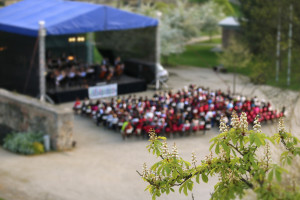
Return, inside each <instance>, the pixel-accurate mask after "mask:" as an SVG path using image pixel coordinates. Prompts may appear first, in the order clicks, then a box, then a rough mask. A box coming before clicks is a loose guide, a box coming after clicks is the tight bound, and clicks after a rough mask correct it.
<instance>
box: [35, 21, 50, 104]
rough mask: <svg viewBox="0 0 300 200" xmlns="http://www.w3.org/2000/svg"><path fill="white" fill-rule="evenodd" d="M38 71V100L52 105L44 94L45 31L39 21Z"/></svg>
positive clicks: (43, 25)
mask: <svg viewBox="0 0 300 200" xmlns="http://www.w3.org/2000/svg"><path fill="white" fill-rule="evenodd" d="M39 25H40V28H39V35H38V38H39V71H40V74H39V75H40V76H39V78H40V82H39V84H40V94H39V99H40V101H42V102H44V101H45V100H47V101H48V102H49V103H52V104H54V101H53V100H52V99H51V98H50V97H49V96H48V95H47V94H46V78H45V74H46V70H45V69H46V45H45V40H46V29H45V22H44V21H39Z"/></svg>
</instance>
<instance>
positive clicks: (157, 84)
mask: <svg viewBox="0 0 300 200" xmlns="http://www.w3.org/2000/svg"><path fill="white" fill-rule="evenodd" d="M161 16H162V13H161V12H160V11H157V12H156V17H157V20H158V24H157V28H156V64H155V82H156V85H155V88H156V89H159V79H158V73H157V72H158V71H157V67H158V65H159V64H160V52H161V41H160V18H161Z"/></svg>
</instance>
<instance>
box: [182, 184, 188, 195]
mask: <svg viewBox="0 0 300 200" xmlns="http://www.w3.org/2000/svg"><path fill="white" fill-rule="evenodd" d="M183 193H184V194H185V196H187V195H188V193H187V184H185V185H184V188H183Z"/></svg>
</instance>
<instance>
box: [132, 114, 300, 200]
mask: <svg viewBox="0 0 300 200" xmlns="http://www.w3.org/2000/svg"><path fill="white" fill-rule="evenodd" d="M220 132H221V133H220V134H219V135H218V136H216V137H215V138H213V139H212V140H211V142H212V145H211V146H210V150H213V152H214V153H215V155H214V154H213V153H212V152H211V153H210V155H208V156H207V157H206V158H205V160H202V161H201V163H200V164H199V165H197V164H196V162H197V159H196V157H195V154H194V153H193V154H192V162H191V163H189V162H187V161H185V160H183V158H181V157H180V156H179V154H178V149H177V147H176V144H174V146H173V148H172V152H170V151H169V148H168V145H167V142H166V138H165V137H160V136H156V135H155V132H154V131H153V130H152V131H150V139H149V141H150V144H149V145H148V146H147V148H148V150H149V152H152V153H153V154H154V155H156V156H157V157H158V158H159V159H160V161H158V162H157V163H155V164H154V165H152V167H151V168H150V169H148V168H147V165H146V164H144V167H143V172H142V173H140V172H138V173H139V175H140V176H141V177H142V178H143V180H144V181H146V182H148V183H149V185H148V186H147V188H146V189H147V190H149V192H150V193H151V195H152V198H153V199H156V197H159V196H160V195H161V194H162V193H166V194H169V193H170V191H172V192H174V187H176V186H178V187H179V192H180V193H181V192H183V193H184V194H185V195H187V194H188V191H192V190H193V185H194V182H197V183H200V182H204V183H206V182H208V177H209V176H216V175H218V176H219V180H220V181H219V182H218V183H217V184H216V185H215V187H214V188H215V189H214V192H213V194H212V196H211V199H236V198H242V197H243V196H244V195H245V191H246V190H249V189H250V190H253V191H254V192H255V193H256V195H257V199H299V198H300V192H299V190H297V188H296V187H295V186H293V185H292V186H290V185H280V186H279V184H280V182H281V180H282V174H283V173H286V172H287V170H286V169H285V168H284V166H285V165H286V164H288V165H291V164H292V161H293V159H294V157H295V156H299V155H300V147H296V145H297V144H298V142H299V140H298V139H297V138H296V137H294V136H292V134H291V133H288V132H287V131H286V130H285V127H284V122H283V119H282V118H281V119H280V120H279V126H278V133H276V134H274V135H273V136H272V137H269V136H267V135H266V134H264V133H262V132H261V126H260V123H259V121H258V119H256V120H255V122H254V126H253V130H248V123H247V115H246V114H245V113H242V114H241V116H240V118H239V117H238V116H237V114H236V113H233V115H232V120H231V128H229V127H228V126H227V125H226V124H225V123H224V121H222V122H221V124H220ZM279 143H281V144H282V145H283V146H284V148H285V150H284V151H283V153H282V154H281V163H282V165H278V164H275V163H273V162H272V159H271V153H270V144H279ZM259 151H264V154H263V156H262V157H259V156H258V154H257V152H259ZM274 177H275V178H274ZM275 179H276V180H275ZM279 188H280V189H279Z"/></svg>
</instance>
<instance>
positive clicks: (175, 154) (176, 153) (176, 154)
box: [172, 142, 179, 159]
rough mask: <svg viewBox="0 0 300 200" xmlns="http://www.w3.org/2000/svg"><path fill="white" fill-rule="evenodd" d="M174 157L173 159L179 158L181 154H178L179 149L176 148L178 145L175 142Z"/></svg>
mask: <svg viewBox="0 0 300 200" xmlns="http://www.w3.org/2000/svg"><path fill="white" fill-rule="evenodd" d="M172 155H173V157H175V158H177V159H178V158H179V156H178V155H179V154H178V149H177V147H176V143H175V142H174V145H173V148H172Z"/></svg>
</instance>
